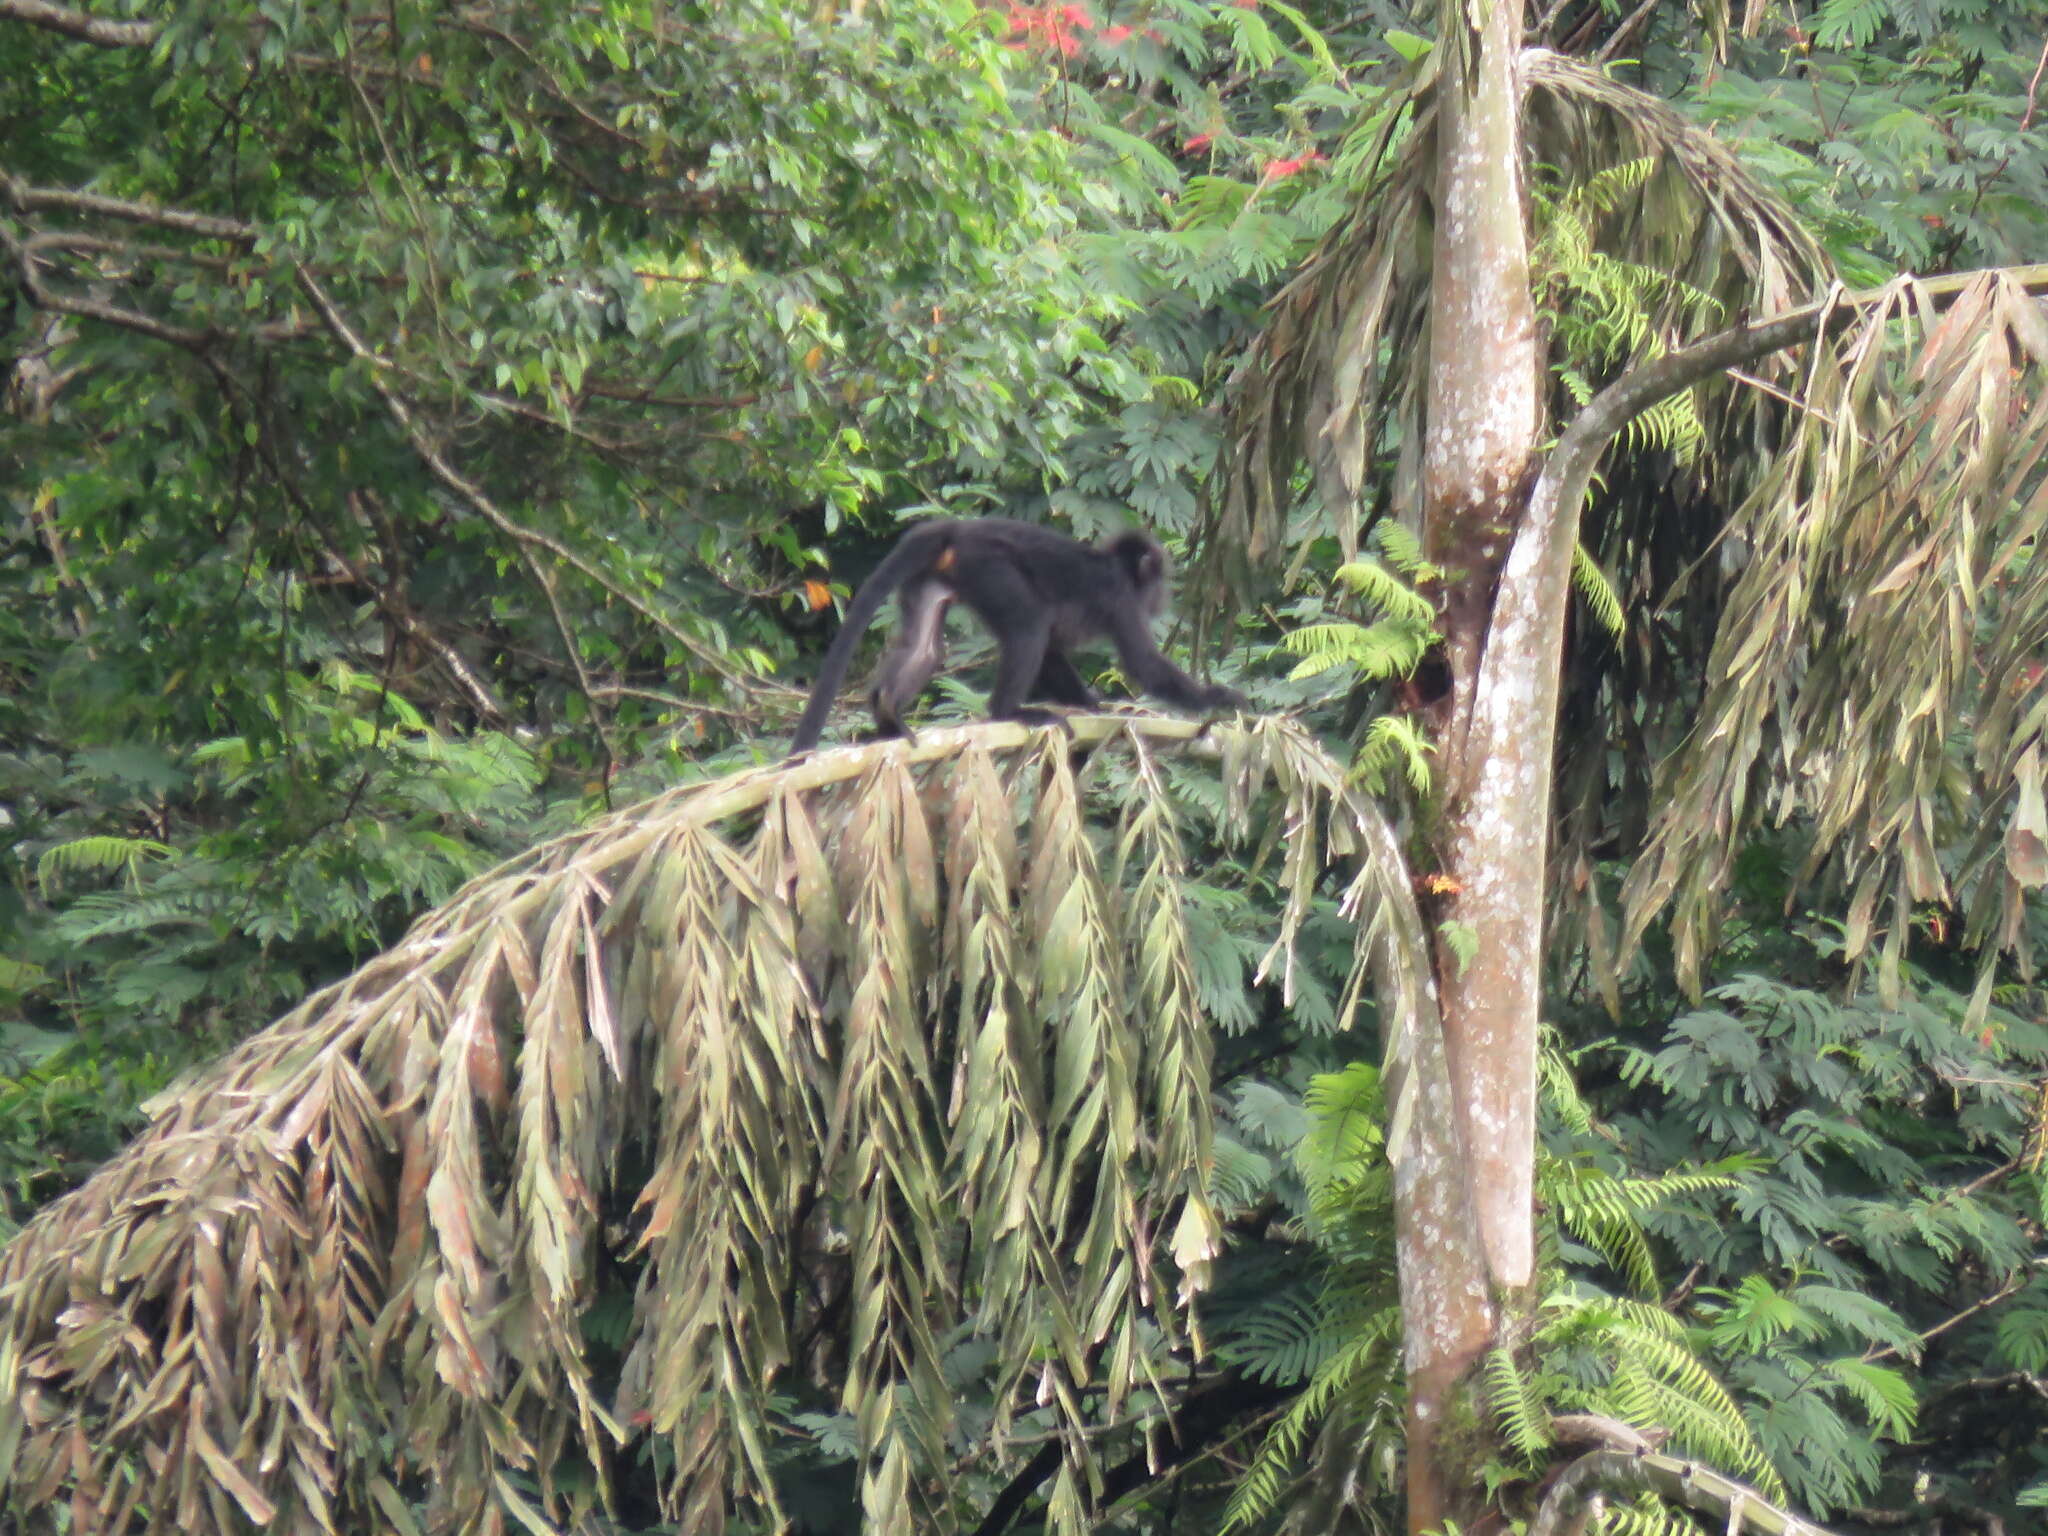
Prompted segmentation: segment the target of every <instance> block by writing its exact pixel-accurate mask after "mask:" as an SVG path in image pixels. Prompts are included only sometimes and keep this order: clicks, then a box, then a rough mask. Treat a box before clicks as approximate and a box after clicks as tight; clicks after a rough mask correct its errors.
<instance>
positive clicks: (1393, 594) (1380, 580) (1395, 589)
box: [1337, 559, 1436, 629]
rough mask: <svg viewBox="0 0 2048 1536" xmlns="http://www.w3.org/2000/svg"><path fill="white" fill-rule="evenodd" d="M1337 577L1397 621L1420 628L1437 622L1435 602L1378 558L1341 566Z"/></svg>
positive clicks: (1355, 561) (1354, 561) (1338, 568)
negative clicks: (1382, 563)
mask: <svg viewBox="0 0 2048 1536" xmlns="http://www.w3.org/2000/svg"><path fill="white" fill-rule="evenodd" d="M1337 579H1338V580H1339V581H1341V582H1342V583H1344V585H1345V586H1347V587H1349V588H1350V589H1351V590H1352V591H1354V592H1356V593H1357V594H1358V595H1359V596H1360V597H1362V598H1364V599H1365V600H1366V602H1368V603H1370V604H1371V605H1372V606H1373V607H1374V608H1376V609H1378V610H1379V611H1380V612H1381V613H1382V614H1384V615H1385V616H1386V617H1387V618H1389V619H1392V620H1394V621H1395V622H1396V623H1402V624H1409V625H1413V626H1415V627H1416V628H1419V629H1427V628H1430V627H1431V626H1433V625H1434V624H1435V623H1436V605H1435V604H1434V603H1432V602H1431V601H1430V600H1429V599H1428V598H1426V597H1424V596H1423V595H1422V594H1421V593H1420V592H1417V591H1416V590H1415V589H1414V588H1413V587H1411V586H1409V585H1408V583H1407V582H1405V581H1403V580H1402V579H1401V578H1400V577H1399V576H1397V575H1396V574H1395V573H1394V572H1393V571H1390V570H1388V569H1387V568H1386V567H1385V566H1384V565H1381V564H1380V563H1379V561H1377V560H1370V559H1368V560H1353V561H1351V562H1349V563H1348V564H1345V565H1340V566H1338V567H1337Z"/></svg>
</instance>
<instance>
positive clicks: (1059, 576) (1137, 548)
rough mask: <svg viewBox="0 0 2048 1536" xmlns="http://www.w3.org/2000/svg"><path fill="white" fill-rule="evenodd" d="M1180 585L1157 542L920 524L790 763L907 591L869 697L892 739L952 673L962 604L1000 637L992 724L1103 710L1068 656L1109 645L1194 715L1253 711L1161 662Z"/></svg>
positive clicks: (825, 675)
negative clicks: (884, 611) (1172, 591)
mask: <svg viewBox="0 0 2048 1536" xmlns="http://www.w3.org/2000/svg"><path fill="white" fill-rule="evenodd" d="M1166 578H1167V563H1166V551H1165V550H1163V549H1161V548H1160V547H1159V541H1158V540H1157V539H1155V538H1153V537H1152V536H1151V535H1150V534H1148V533H1135V532H1133V533H1119V534H1117V535H1115V536H1114V537H1112V538H1109V539H1106V540H1104V541H1103V542H1102V543H1101V544H1100V545H1093V544H1083V543H1082V542H1081V541H1080V540H1079V539H1070V538H1068V537H1067V536H1066V535H1065V534H1063V533H1058V532H1055V531H1054V530H1053V529H1050V528H1040V527H1038V526H1037V525H1036V524H1033V523H1019V522H1013V521H1011V520H1010V519H1008V518H1003V517H983V518H976V519H974V520H972V521H965V522H952V521H946V522H929V523H920V524H918V525H917V526H916V527H914V528H912V529H910V530H909V531H908V532H906V533H905V534H904V535H903V537H902V538H900V539H898V540H897V541H896V547H895V548H894V549H892V550H890V551H889V555H888V558H887V559H885V560H883V562H882V563H881V564H880V565H879V566H877V567H876V568H875V573H874V574H873V575H872V576H870V577H868V579H867V580H866V581H864V582H862V583H861V587H860V590H859V591H858V592H856V593H854V595H853V601H852V602H851V603H849V604H848V605H847V609H846V622H845V623H844V624H843V625H841V626H840V630H839V633H838V635H837V636H835V637H834V639H833V641H832V647H831V649H830V650H828V651H826V652H825V660H824V663H823V665H821V666H820V667H819V668H818V681H817V684H816V685H815V686H814V687H813V688H812V689H811V700H810V703H808V704H807V705H805V706H804V716H803V719H802V720H800V721H798V722H797V728H796V737H795V739H794V740H793V741H791V743H790V752H791V753H792V754H795V753H798V752H807V751H809V750H810V749H811V748H812V747H814V746H816V745H817V744H818V736H819V734H820V733H821V732H822V731H823V730H824V729H825V717H826V716H827V715H828V714H830V713H831V710H832V698H833V695H834V694H836V693H837V692H838V691H839V684H840V683H841V681H843V680H844V679H845V677H846V668H847V665H848V664H849V663H850V662H851V661H852V660H853V648H854V646H855V645H856V644H857V643H859V640H860V637H861V635H862V634H863V633H864V632H865V631H866V629H867V627H868V625H870V624H872V623H873V622H874V619H875V615H876V613H877V612H879V611H880V609H881V606H882V604H883V602H884V601H885V600H886V599H887V598H888V596H889V594H890V593H891V592H894V591H897V590H899V589H900V590H901V593H902V595H901V596H900V597H899V598H898V599H897V602H898V606H899V607H900V608H901V609H902V613H903V625H902V628H901V630H899V631H898V633H897V636H896V638H895V640H893V641H892V642H891V643H890V645H889V649H888V650H887V651H886V652H884V653H883V656H882V661H881V665H880V666H879V667H877V668H876V671H875V683H874V687H873V688H872V689H871V690H870V691H869V695H868V697H869V700H870V702H871V703H872V704H873V706H874V711H875V723H876V724H877V725H879V726H880V727H881V728H882V730H883V731H884V732H885V733H887V734H889V735H900V734H902V731H903V718H902V717H903V711H904V710H905V709H906V708H908V707H909V706H910V705H911V704H912V703H914V702H915V701H916V699H917V696H918V695H919V694H920V693H922V692H924V688H925V685H926V684H927V683H929V682H930V681H931V680H932V677H933V675H934V674H935V673H937V671H938V670H939V667H940V666H941V665H942V664H943V663H944V661H945V654H946V651H945V622H946V609H947V608H948V607H949V606H951V605H952V604H953V603H954V602H955V601H958V602H962V603H965V604H966V605H967V606H968V607H969V608H971V609H973V610H974V612H975V613H976V614H978V615H979V616H980V618H981V621H982V623H984V624H986V625H987V626H988V627H989V631H990V633H991V634H993V635H994V636H995V640H996V647H997V652H998V654H997V659H996V681H995V687H994V689H993V690H992V691H991V692H990V694H989V701H988V706H989V715H990V717H991V718H992V719H996V720H1022V721H1024V722H1025V723H1027V724H1031V725H1044V724H1047V723H1049V722H1051V721H1053V720H1055V719H1057V718H1058V716H1056V715H1053V714H1051V713H1049V712H1048V711H1046V710H1043V709H1032V708H1030V707H1029V706H1028V705H1027V704H1026V703H1025V702H1024V701H1025V700H1026V699H1040V700H1043V701H1045V702H1046V703H1050V704H1068V705H1072V706H1074V707H1075V708H1078V709H1086V708H1089V707H1090V706H1092V705H1093V704H1094V703H1095V702H1096V700H1095V695H1094V693H1093V692H1092V691H1091V690H1090V689H1089V687H1088V685H1087V684H1086V683H1085V682H1083V681H1082V680H1081V674H1080V673H1078V672H1076V671H1075V670H1074V664H1073V663H1072V662H1071V661H1069V660H1068V659H1067V650H1068V648H1069V647H1071V646H1074V645H1077V644H1079V643H1080V642H1081V641H1083V640H1087V639H1091V638H1098V637H1099V638H1103V639H1107V640H1109V641H1110V642H1111V643H1112V644H1114V645H1115V646H1116V652H1117V656H1118V658H1119V659H1120V660H1121V661H1122V662H1123V666H1124V671H1125V672H1126V673H1128V674H1129V675H1130V678H1131V680H1132V681H1133V682H1134V683H1136V684H1137V685H1138V686H1139V687H1140V688H1142V689H1144V691H1145V692H1147V693H1151V694H1156V695H1158V696H1159V697H1160V698H1162V699H1164V700H1166V701H1167V703H1169V704H1173V705H1176V706H1178V707H1179V708H1181V709H1187V710H1207V709H1243V708H1245V707H1246V700H1245V697H1244V695H1243V694H1241V693H1239V692H1237V690H1235V689H1234V688H1224V687H1221V686H1219V685H1216V684H1212V683H1198V682H1196V681H1195V680H1194V679H1193V678H1191V677H1189V676H1188V675H1187V673H1185V672H1183V671H1181V669H1180V668H1179V667H1176V666H1175V665H1174V664H1173V663H1172V662H1170V661H1168V660H1167V659H1166V658H1165V657H1164V656H1163V655H1161V654H1160V651H1159V647H1158V646H1157V645H1156V644H1155V643H1154V642H1153V639H1152V632H1151V630H1150V629H1149V628H1147V625H1148V624H1149V623H1150V622H1151V621H1152V619H1154V618H1155V617H1157V616H1158V615H1159V613H1160V612H1161V611H1162V610H1163V609H1164V608H1165V606H1166Z"/></svg>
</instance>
